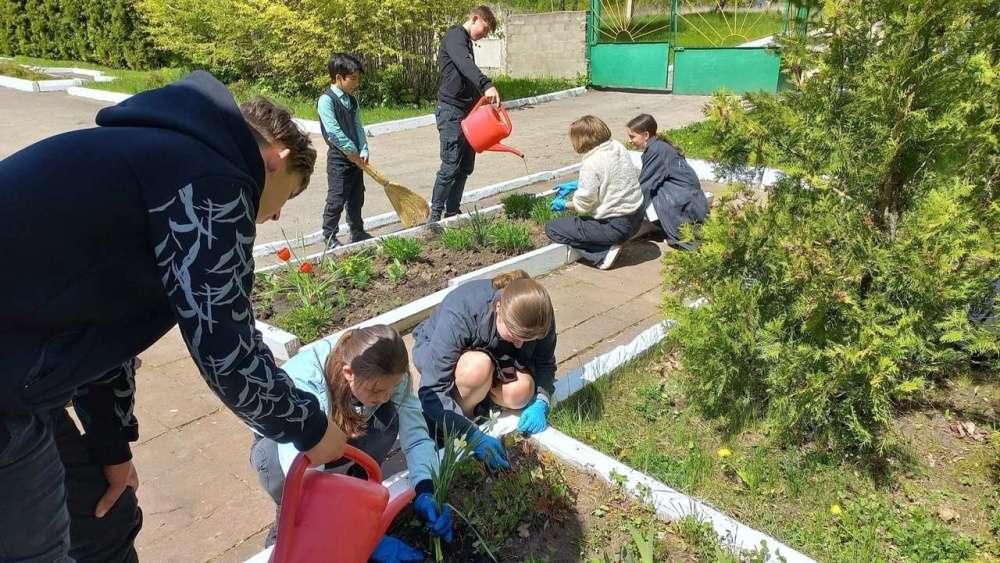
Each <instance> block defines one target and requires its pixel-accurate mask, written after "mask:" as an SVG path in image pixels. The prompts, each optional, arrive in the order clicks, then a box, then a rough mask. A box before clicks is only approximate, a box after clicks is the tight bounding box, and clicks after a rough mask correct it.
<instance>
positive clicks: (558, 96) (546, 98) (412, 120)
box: [295, 86, 587, 137]
mask: <svg viewBox="0 0 1000 563" xmlns="http://www.w3.org/2000/svg"><path fill="white" fill-rule="evenodd" d="M586 93H587V88H586V87H584V86H578V87H576V88H570V89H568V90H560V91H558V92H550V93H548V94H541V95H538V96H531V97H528V98H518V99H516V100H511V101H509V102H504V104H503V105H504V106H505V107H506V108H507V109H516V108H520V107H524V106H529V105H534V104H541V103H545V102H552V101H555V100H562V99H565V98H574V97H576V96H582V95H583V94H586ZM295 123H297V124H298V126H299V127H301V128H302V129H303V130H304V131H306V132H309V133H314V134H316V135H320V134H322V129H321V128H320V126H319V121H315V120H312V119H298V118H296V119H295ZM428 125H434V114H433V113H432V114H427V115H420V116H417V117H407V118H405V119H396V120H394V121H383V122H382V123H372V124H371V125H366V126H365V128H364V129H365V135H367V136H369V137H377V136H379V135H387V134H389V133H398V132H399V131H406V130H408V129H416V128H418V127H426V126H428Z"/></svg>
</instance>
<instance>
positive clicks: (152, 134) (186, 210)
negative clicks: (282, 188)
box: [0, 72, 327, 464]
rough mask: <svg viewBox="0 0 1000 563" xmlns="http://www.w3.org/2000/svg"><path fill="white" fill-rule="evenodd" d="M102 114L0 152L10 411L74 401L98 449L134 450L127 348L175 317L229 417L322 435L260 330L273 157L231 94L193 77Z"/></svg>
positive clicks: (310, 400) (273, 429) (4, 381)
mask: <svg viewBox="0 0 1000 563" xmlns="http://www.w3.org/2000/svg"><path fill="white" fill-rule="evenodd" d="M97 124H98V125H99V126H100V127H96V128H91V129H84V130H80V131H72V132H69V133H64V134H61V135H56V136H54V137H51V138H48V139H45V140H43V141H40V142H38V143H35V144H34V145H31V146H29V147H27V148H25V149H23V150H21V151H19V152H17V153H15V154H13V155H11V156H10V157H8V158H6V159H4V160H3V161H0V210H2V214H3V218H4V225H3V227H2V229H0V248H2V249H3V253H4V262H5V264H6V269H5V270H6V271H5V272H4V275H2V276H0V295H2V296H3V300H4V304H3V306H0V359H2V360H0V416H3V415H4V414H5V413H8V414H9V413H24V412H41V411H45V410H47V409H52V408H61V407H62V406H63V405H65V404H66V402H67V401H69V400H73V402H74V406H75V407H76V410H77V412H78V414H79V415H80V418H81V422H83V424H84V428H85V430H86V432H87V435H88V439H89V441H90V444H91V446H92V448H93V449H94V451H95V452H96V453H97V455H98V458H99V459H100V460H101V461H103V462H104V463H106V464H107V463H119V462H122V461H125V460H127V459H129V458H130V453H129V449H128V442H129V441H133V440H135V439H136V437H137V432H138V430H137V424H136V420H135V417H134V416H133V415H132V405H133V394H134V391H135V381H134V374H135V370H134V362H133V358H134V357H135V356H136V355H137V354H138V353H140V352H142V351H143V350H145V349H146V348H147V347H149V346H150V345H151V344H152V343H154V342H155V341H156V340H157V339H159V338H160V337H161V336H163V335H164V334H165V333H166V332H167V331H168V330H169V329H170V328H171V327H172V326H174V325H175V324H179V325H180V330H181V334H182V335H183V337H184V341H185V342H186V344H187V346H188V349H189V350H190V352H191V355H192V357H193V358H194V360H195V363H196V364H197V365H198V368H199V369H200V370H201V372H202V375H203V376H204V378H205V380H206V381H207V382H208V384H209V387H211V389H212V390H213V391H214V392H215V393H216V394H217V395H218V396H219V397H220V398H221V399H222V401H223V402H224V403H225V404H226V405H227V406H228V407H229V408H230V409H231V410H232V411H233V412H234V413H236V414H237V415H238V416H239V417H240V418H242V419H243V420H244V421H245V422H246V423H247V424H248V425H250V426H251V427H252V428H254V429H255V430H257V431H258V432H260V433H261V434H263V435H265V436H268V437H271V438H275V439H277V440H278V441H282V442H289V441H294V442H295V444H296V445H297V446H298V447H299V449H308V448H310V447H312V446H313V445H315V444H316V443H317V442H318V441H319V439H320V438H321V437H322V435H323V433H324V432H325V430H326V424H327V422H326V417H325V416H324V415H323V413H322V411H321V410H320V409H319V405H318V403H317V401H316V398H315V397H313V396H312V395H311V394H308V393H305V392H302V391H297V390H296V389H295V388H294V386H293V385H292V384H291V383H290V382H289V379H288V377H287V376H286V375H285V373H284V372H282V371H281V370H280V369H278V368H277V367H276V365H275V363H274V359H273V358H272V356H271V354H270V353H269V352H268V350H267V349H266V348H265V347H264V346H263V344H262V342H261V339H260V334H259V333H258V332H257V331H256V330H255V328H254V319H253V313H252V311H251V306H250V291H251V288H252V286H253V258H252V247H253V242H254V237H255V235H256V224H255V217H256V215H257V206H258V204H259V201H260V196H261V192H262V190H263V186H264V166H263V161H262V160H261V157H260V152H259V149H258V147H257V144H256V142H255V141H254V138H253V136H252V134H251V132H250V129H249V127H248V126H247V125H246V123H245V122H244V120H243V118H242V116H241V115H240V111H239V108H238V107H237V106H236V103H235V101H234V100H233V97H232V95H231V94H230V93H229V91H228V90H227V89H226V87H225V86H224V85H222V84H221V83H220V82H218V81H217V80H216V79H215V78H213V77H212V76H211V75H210V74H208V73H205V72H195V73H193V74H191V75H189V76H188V77H186V78H185V79H183V80H181V81H179V82H177V83H175V84H172V85H169V86H166V87H164V88H159V89H156V90H150V91H147V92H143V93H141V94H138V95H135V96H132V97H131V98H129V99H128V100H126V101H124V102H122V103H120V104H118V105H116V106H112V107H109V108H105V109H102V110H101V111H100V112H98V114H97ZM190 392H192V393H194V392H196V390H194V389H192V390H190Z"/></svg>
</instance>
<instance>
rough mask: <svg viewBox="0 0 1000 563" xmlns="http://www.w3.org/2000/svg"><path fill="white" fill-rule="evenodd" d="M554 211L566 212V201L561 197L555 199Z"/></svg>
mask: <svg viewBox="0 0 1000 563" xmlns="http://www.w3.org/2000/svg"><path fill="white" fill-rule="evenodd" d="M552 211H566V200H565V199H563V198H561V197H557V198H555V199H553V200H552Z"/></svg>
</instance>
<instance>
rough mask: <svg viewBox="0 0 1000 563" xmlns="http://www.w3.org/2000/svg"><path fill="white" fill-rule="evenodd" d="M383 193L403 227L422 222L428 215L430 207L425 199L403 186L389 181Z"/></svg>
mask: <svg viewBox="0 0 1000 563" xmlns="http://www.w3.org/2000/svg"><path fill="white" fill-rule="evenodd" d="M385 195H386V197H388V198H389V203H390V204H391V205H392V208H393V209H395V210H396V214H397V215H399V220H400V222H401V223H403V226H405V227H413V226H416V225H419V224H422V223H424V222H426V221H427V218H428V217H430V214H431V208H430V206H429V205H427V200H425V199H424V198H422V197H420V196H419V195H417V194H415V193H413V192H411V191H410V190H409V189H407V188H406V187H405V186H402V185H400V184H396V183H393V182H389V183H387V184H386V185H385Z"/></svg>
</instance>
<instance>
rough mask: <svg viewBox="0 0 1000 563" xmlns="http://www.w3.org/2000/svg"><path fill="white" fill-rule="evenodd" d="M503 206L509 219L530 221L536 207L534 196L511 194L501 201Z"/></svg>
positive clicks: (504, 212)
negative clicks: (532, 211)
mask: <svg viewBox="0 0 1000 563" xmlns="http://www.w3.org/2000/svg"><path fill="white" fill-rule="evenodd" d="M500 203H501V204H503V214H504V215H506V216H507V218H508V219H530V218H531V210H532V209H533V208H534V206H535V196H534V195H533V194H510V195H508V196H505V197H504V198H503V199H501V200H500Z"/></svg>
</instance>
